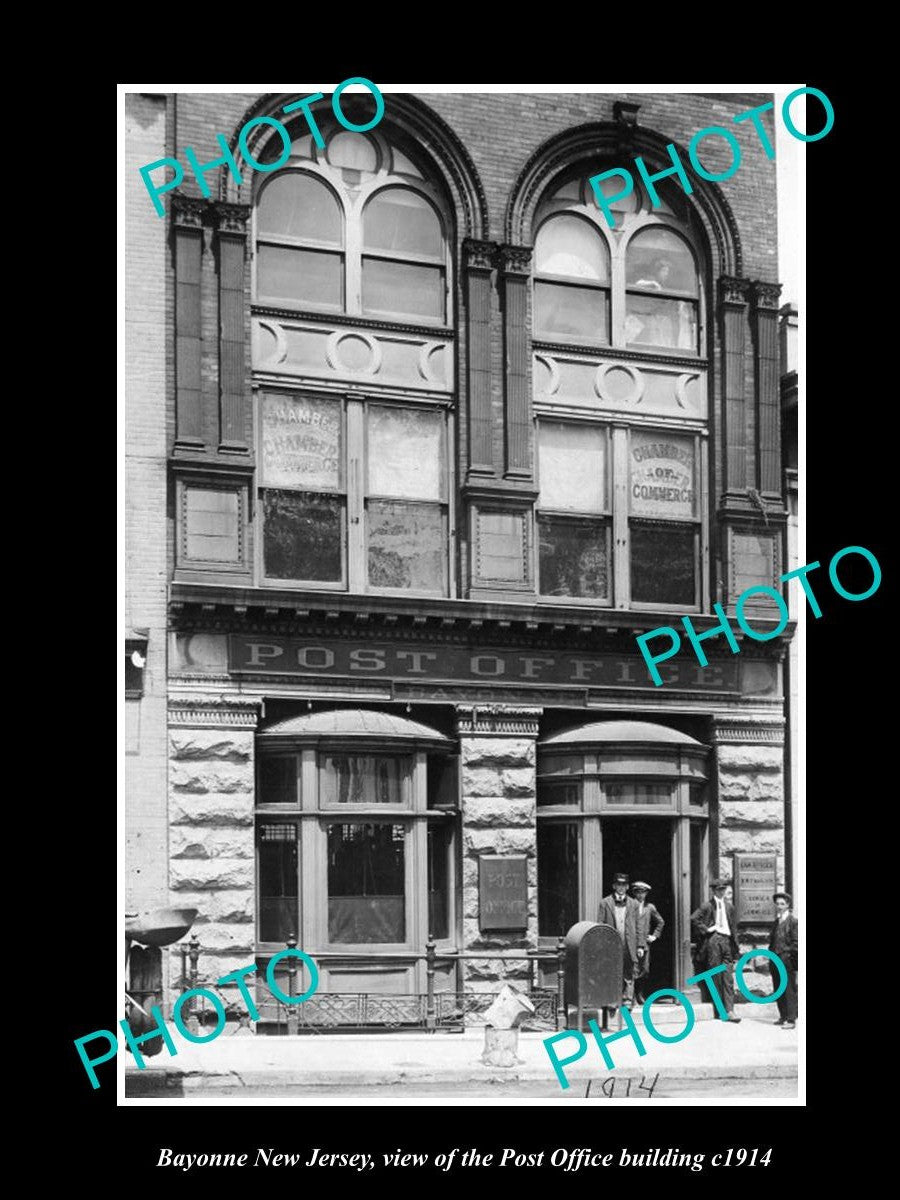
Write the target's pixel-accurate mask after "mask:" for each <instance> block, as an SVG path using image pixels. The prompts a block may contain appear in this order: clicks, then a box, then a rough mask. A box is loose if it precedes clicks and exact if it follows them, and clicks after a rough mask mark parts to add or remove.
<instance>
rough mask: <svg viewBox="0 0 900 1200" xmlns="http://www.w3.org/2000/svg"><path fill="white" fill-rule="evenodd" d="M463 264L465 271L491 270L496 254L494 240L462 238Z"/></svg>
mask: <svg viewBox="0 0 900 1200" xmlns="http://www.w3.org/2000/svg"><path fill="white" fill-rule="evenodd" d="M462 248H463V264H464V265H465V268H466V270H467V271H492V270H493V269H494V265H495V264H494V259H495V257H496V254H497V245H496V243H495V242H480V241H478V240H477V239H476V238H464V239H463V247H462Z"/></svg>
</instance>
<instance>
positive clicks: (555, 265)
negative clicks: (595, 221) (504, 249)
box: [534, 216, 609, 283]
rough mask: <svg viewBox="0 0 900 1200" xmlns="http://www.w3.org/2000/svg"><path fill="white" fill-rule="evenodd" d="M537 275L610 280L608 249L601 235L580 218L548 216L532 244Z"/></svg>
mask: <svg viewBox="0 0 900 1200" xmlns="http://www.w3.org/2000/svg"><path fill="white" fill-rule="evenodd" d="M534 265H535V271H536V272H537V273H538V274H539V275H565V276H567V277H568V278H569V279H592V280H594V281H595V282H597V283H608V282H609V251H608V250H607V249H606V243H605V242H604V241H603V239H602V237H601V235H600V234H599V233H598V232H597V230H596V229H594V228H593V226H591V225H589V224H588V223H587V221H582V220H581V218H580V217H567V216H562V217H551V218H550V220H549V221H545V222H544V224H543V225H542V226H541V228H540V230H539V232H538V235H537V242H536V243H535V247H534Z"/></svg>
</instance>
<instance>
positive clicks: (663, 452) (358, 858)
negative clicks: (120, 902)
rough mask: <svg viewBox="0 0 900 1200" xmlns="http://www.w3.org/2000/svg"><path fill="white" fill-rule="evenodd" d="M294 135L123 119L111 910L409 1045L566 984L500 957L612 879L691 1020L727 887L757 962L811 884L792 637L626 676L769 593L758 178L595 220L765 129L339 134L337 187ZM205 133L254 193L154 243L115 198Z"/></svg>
mask: <svg viewBox="0 0 900 1200" xmlns="http://www.w3.org/2000/svg"><path fill="white" fill-rule="evenodd" d="M300 95H301V96H302V93H301V94H300ZM297 98H299V97H294V96H281V95H278V96H276V95H260V96H253V95H244V94H241V95H223V94H218V93H217V94H179V95H178V96H163V95H153V96H145V95H138V94H131V95H128V96H127V97H126V105H125V108H126V141H127V147H128V151H127V181H126V285H127V291H126V337H127V343H126V345H127V353H128V363H127V375H128V378H127V395H126V413H127V430H126V439H127V445H126V454H127V466H126V470H127V476H126V479H127V514H126V524H127V528H126V538H127V564H126V565H127V572H128V583H127V587H128V612H127V622H128V625H129V629H128V635H127V636H128V642H127V646H126V650H127V652H128V656H129V659H128V661H129V662H130V663H132V667H133V669H134V671H135V672H136V675H135V676H134V677H133V679H132V686H131V688H130V690H129V698H128V699H127V701H126V704H127V709H128V712H127V717H128V747H127V750H128V756H129V757H128V768H129V769H128V774H127V778H126V785H127V798H126V826H127V831H126V836H127V858H126V874H127V878H126V901H127V904H128V907H129V908H130V909H134V908H143V907H152V906H156V905H167V904H172V905H175V906H178V907H185V906H189V907H194V908H196V909H197V910H198V917H197V922H196V924H195V927H194V932H195V933H196V934H197V936H198V938H199V939H200V942H201V945H202V953H203V956H202V967H203V973H204V975H205V976H206V977H207V978H209V979H216V978H218V977H219V976H220V975H222V974H225V973H226V972H228V971H229V970H234V969H235V968H237V967H240V966H244V965H246V963H248V962H249V961H252V960H253V958H254V957H255V958H256V959H257V961H258V962H259V963H260V964H263V963H265V962H266V961H267V960H268V958H270V957H271V956H272V954H274V953H275V952H277V950H278V949H280V948H281V947H283V946H284V945H285V943H286V942H287V941H288V940H289V939H290V938H292V937H293V938H296V940H297V944H299V945H300V946H301V947H302V948H303V949H304V950H306V951H307V952H308V953H309V954H311V955H312V956H313V957H314V958H315V959H316V961H317V962H318V963H319V967H320V971H321V981H320V985H319V990H320V993H321V994H322V995H338V994H340V995H341V996H344V997H354V996H355V997H359V996H363V995H365V996H371V997H390V998H391V1003H394V1004H395V1007H394V1009H393V1010H392V1011H393V1014H394V1019H397V1017H396V1014H397V1013H398V1012H400V1013H402V999H400V998H404V997H405V998H415V997H418V996H421V995H422V994H423V993H424V992H425V990H426V984H427V976H428V974H429V972H430V971H433V972H434V974H433V985H434V987H435V989H436V990H437V992H438V993H441V994H442V995H444V996H445V997H458V996H459V995H461V994H465V993H469V994H471V995H477V994H481V993H489V992H491V991H494V990H496V989H497V987H499V985H500V983H501V981H502V980H503V979H506V978H510V979H513V980H517V981H518V982H519V984H520V985H521V986H525V987H535V988H539V987H540V986H542V985H547V986H549V985H550V983H551V982H552V980H553V979H554V978H555V970H556V968H555V964H553V963H552V961H548V962H545V963H541V964H534V963H532V962H530V961H528V960H527V959H526V958H525V957H523V956H522V952H524V951H536V950H540V949H543V950H546V951H548V952H551V953H552V951H553V950H554V949H555V947H556V945H557V942H558V939H559V937H560V936H561V935H562V934H564V933H565V931H566V929H567V928H568V927H569V925H571V924H572V923H573V922H574V921H577V920H581V919H593V918H594V917H595V915H596V909H597V904H598V902H599V899H600V898H601V896H602V895H604V894H606V893H607V892H608V891H609V884H610V877H611V874H612V872H613V871H616V870H625V871H629V872H630V873H631V876H632V878H640V877H642V878H648V877H649V878H650V881H651V882H652V883H653V887H654V898H655V899H656V902H657V904H658V905H659V907H660V908H661V909H662V910H663V911H664V914H665V916H666V918H667V921H668V927H667V932H666V934H665V938H664V940H663V941H662V942H661V943H660V945H659V946H658V947H657V948H656V949H655V950H654V965H653V971H654V976H653V981H654V983H655V985H656V986H682V985H683V984H684V981H685V979H686V977H687V976H688V975H689V974H690V972H691V946H690V927H689V915H690V912H691V910H692V908H693V907H695V906H696V905H697V904H698V903H699V902H700V900H702V899H703V898H705V896H706V894H707V893H706V889H707V885H708V880H709V878H710V872H712V873H726V874H728V875H729V876H730V875H731V874H732V871H733V868H734V860H733V856H734V855H735V854H736V853H737V854H743V855H745V856H747V857H746V858H745V860H744V863H743V868H742V869H743V870H744V872H745V873H744V877H743V882H744V890H743V895H742V897H741V899H742V902H743V917H744V919H743V920H742V925H741V937H742V940H743V942H744V943H745V944H746V945H753V944H757V940H758V939H759V938H760V936H761V934H762V932H763V929H764V928H765V926H766V923H767V912H766V911H764V910H765V905H762V906H761V905H760V904H759V897H758V896H757V895H756V894H755V893H754V885H755V884H758V885H761V886H762V887H763V890H764V891H765V890H767V888H768V887H769V881H768V874H767V872H769V869H770V866H769V857H768V856H774V869H773V871H772V875H771V883H772V884H775V883H777V884H779V885H781V884H783V882H784V879H785V856H786V854H789V853H790V849H789V847H786V844H785V808H784V806H785V761H784V726H785V701H784V690H783V662H784V656H785V654H786V651H787V646H788V643H789V640H790V633H791V627H790V626H789V627H788V628H787V630H786V631H785V632H784V633H783V634H781V635H780V636H778V637H774V638H773V639H772V640H769V641H766V642H757V641H752V640H750V641H748V639H746V638H744V637H743V636H742V635H740V634H739V641H740V654H739V655H736V656H735V655H732V654H731V653H730V652H729V649H728V646H727V645H726V644H725V641H724V639H723V638H722V637H719V638H717V639H715V640H711V641H707V642H706V643H705V646H706V648H707V653H708V655H709V662H710V665H709V666H708V667H705V668H702V667H700V666H699V665H698V663H697V662H696V660H695V659H694V658H693V657H690V658H689V657H688V653H689V651H688V650H686V649H685V650H684V651H683V652H682V654H681V656H680V657H679V658H677V659H673V660H671V662H670V663H668V664H666V666H665V667H664V668H663V677H664V679H665V684H664V686H662V687H658V688H657V687H654V686H653V684H652V681H651V680H650V678H649V676H648V673H647V669H646V666H645V664H644V662H643V660H642V659H641V657H640V654H639V653H638V650H637V647H636V644H635V637H636V635H637V634H639V633H642V632H646V631H649V630H651V629H654V628H657V627H659V626H661V625H676V624H679V625H680V618H681V617H682V616H684V615H690V619H691V620H692V621H693V624H694V626H695V628H696V629H697V630H698V631H699V630H704V629H708V628H711V627H712V626H713V625H714V624H715V623H716V618H715V616H714V615H712V614H713V609H712V605H713V604H714V603H716V602H718V603H721V604H722V605H723V607H724V608H725V611H726V612H728V613H730V614H731V615H732V616H733V615H734V611H735V609H734V605H735V600H736V599H737V597H738V596H739V595H740V593H741V592H742V591H744V589H745V588H747V587H750V586H753V585H757V584H762V583H766V584H770V585H771V584H773V583H775V584H777V581H778V577H779V575H780V573H781V572H782V571H783V570H784V569H785V567H784V565H783V557H784V555H785V554H786V552H787V550H786V545H785V536H786V534H785V530H786V519H787V518H786V507H785V495H784V473H783V469H782V453H781V423H780V405H781V396H780V376H779V359H778V317H779V312H778V308H779V300H778V296H779V286H778V282H777V280H778V265H777V261H776V229H775V220H776V216H775V213H776V205H775V171H774V163H773V162H772V161H770V160H769V159H767V158H766V156H765V154H764V153H763V150H762V148H761V146H760V145H759V144H758V142H757V141H756V139H755V135H752V134H751V135H750V136H748V135H747V132H746V131H747V126H746V125H744V126H741V127H735V128H739V136H740V139H741V141H742V143H743V146H744V156H743V162H742V165H741V168H740V171H739V172H738V174H737V175H736V176H734V177H733V178H732V179H731V180H729V181H728V182H727V183H724V184H721V185H717V184H715V183H710V182H706V181H704V180H701V179H699V178H698V177H697V176H696V175H695V174H693V173H692V174H691V181H692V184H693V188H694V191H693V195H691V196H690V197H688V196H686V195H685V194H684V192H683V191H682V189H681V188H680V187H679V186H678V184H677V182H675V181H673V180H671V179H670V180H667V181H665V182H661V183H660V184H659V185H658V190H659V194H660V197H661V199H662V204H661V205H660V206H658V207H655V206H653V205H652V203H651V202H650V201H651V198H650V197H648V195H647V193H646V189H645V188H643V186H642V185H638V186H636V188H635V192H634V193H633V195H632V196H631V197H629V198H627V199H625V200H623V201H621V202H618V203H617V206H616V213H617V216H616V228H615V229H614V230H609V229H608V227H607V226H606V225H605V223H604V222H603V218H602V214H601V212H600V209H599V208H598V206H597V205H596V203H595V202H594V200H593V198H592V195H591V192H590V188H589V186H588V182H587V181H588V179H589V177H590V176H592V175H594V174H596V173H597V172H599V171H602V170H604V169H606V168H609V167H614V166H630V165H631V164H632V160H633V159H634V158H635V157H636V156H638V155H640V156H641V157H642V158H643V159H644V161H645V163H646V164H647V166H648V168H649V169H651V170H655V171H660V170H662V169H664V168H665V167H666V166H668V165H669V158H668V154H667V151H666V146H667V144H668V143H675V145H676V146H678V147H681V148H684V147H686V146H687V144H688V143H689V141H690V139H691V137H692V136H693V135H694V133H695V132H697V131H698V130H700V129H703V128H704V127H707V126H710V125H718V124H722V125H728V126H730V125H731V120H732V117H733V116H734V115H736V114H738V113H740V112H744V111H746V110H747V109H750V108H754V107H756V106H757V105H759V104H761V103H763V102H764V101H765V99H766V98H765V97H762V96H754V95H731V94H729V95H715V96H713V95H687V94H685V95H668V94H667V95H650V94H646V95H645V94H630V95H624V94H623V95H600V94H598V95H587V94H585V95H574V94H573V95H550V94H541V95H527V94H500V93H494V94H490V95H482V94H453V95H451V94H429V95H426V96H415V95H411V94H388V95H386V96H385V112H384V116H383V119H382V120H381V121H380V122H379V123H378V124H377V126H376V127H374V128H373V129H371V130H370V131H367V132H365V133H353V132H348V131H347V130H346V129H345V128H342V126H341V125H339V124H338V123H337V122H336V121H335V119H334V116H333V114H332V107H331V105H330V102H329V98H327V97H326V98H325V99H324V100H323V101H319V102H318V103H317V104H315V105H314V106H313V112H314V114H316V116H317V119H318V122H319V126H320V128H321V132H322V135H323V140H324V142H325V145H324V148H322V147H319V146H317V145H316V143H315V141H314V140H313V139H312V137H311V136H310V134H309V131H308V128H307V126H306V124H305V123H296V122H294V121H293V117H292V116H291V115H286V114H285V113H284V111H283V109H284V106H285V105H289V104H290V103H291V101H293V100H295V99H297ZM343 101H344V112H345V113H346V114H347V116H348V118H349V120H350V121H351V122H352V123H355V124H357V125H362V124H365V123H366V122H368V121H369V120H370V118H371V115H372V106H371V100H370V98H368V97H362V98H358V97H352V96H351V95H350V94H348V93H345V94H344V96H343ZM766 116H767V118H768V117H770V116H771V114H766ZM257 118H265V119H266V120H256V123H255V124H251V127H250V129H249V130H248V132H247V136H246V137H245V139H244V140H243V141H242V142H241V143H240V145H239V139H238V135H239V132H240V131H241V130H242V129H243V128H244V127H245V126H246V125H247V123H248V122H251V123H252V122H254V120H255V119H257ZM268 118H275V119H277V120H278V121H281V122H283V124H284V125H285V126H286V127H287V129H288V132H289V134H290V149H289V150H288V147H287V146H283V144H282V140H281V138H280V136H279V135H278V134H277V133H276V132H273V131H274V129H275V127H274V125H272V123H271V122H270V121H269V120H268ZM217 134H223V135H224V138H225V141H226V142H227V144H228V146H229V147H230V148H231V151H232V153H233V154H234V156H235V160H236V162H237V163H238V165H239V167H242V169H241V171H240V174H241V178H242V182H241V183H240V184H238V182H237V181H236V180H235V178H234V176H233V173H232V172H231V171H229V170H228V169H226V168H225V167H221V166H220V167H217V168H215V169H211V170H209V171H208V172H207V173H206V175H205V179H206V181H207V184H208V191H209V193H210V194H209V195H208V196H204V195H203V194H202V193H201V188H200V186H199V185H198V182H197V180H196V178H194V177H193V176H192V175H191V173H190V172H189V171H186V172H185V179H184V182H183V183H182V184H181V185H180V186H179V187H178V188H177V190H175V191H172V192H170V193H168V195H167V196H166V197H165V207H166V214H165V219H160V218H158V217H157V215H156V213H155V212H154V209H153V205H152V203H151V201H150V198H149V196H148V194H147V192H146V190H145V188H144V185H143V183H142V181H141V178H140V175H139V172H138V170H137V168H138V167H139V166H142V165H144V164H146V163H149V162H154V161H157V160H159V159H161V158H163V157H173V158H177V159H178V160H179V161H181V162H182V163H184V162H185V161H186V158H185V156H186V148H187V147H191V148H193V150H194V152H195V154H196V157H197V159H198V160H199V162H200V163H201V164H205V163H209V162H210V161H212V160H214V159H218V158H221V156H222V148H221V147H220V146H219V145H218V144H217V141H216V135H217ZM727 154H728V151H727V149H723V150H722V152H721V153H720V143H719V142H717V141H713V140H710V141H708V142H707V143H706V144H705V145H704V149H703V161H704V164H705V166H706V167H707V169H708V170H709V171H710V172H715V171H717V170H719V171H721V170H724V168H725V167H726V166H727V165H728V161H729V160H728V158H727V157H726V155H727ZM247 156H250V157H252V159H253V160H254V161H255V162H256V163H258V164H260V166H261V168H262V169H257V170H255V171H253V170H249V169H247V164H246V157H247ZM681 157H682V161H683V162H685V163H687V162H688V159H687V154H686V152H683V153H682V155H681ZM747 611H748V614H749V615H750V618H751V620H752V621H753V623H754V626H755V627H757V628H759V629H760V630H766V629H770V628H774V626H775V621H774V612H773V610H772V608H771V607H761V608H758V609H756V610H754V609H753V606H752V605H751V606H749V607H748V610H747ZM135 651H136V652H137V658H136V659H134V660H132V659H131V657H130V656H131V655H132V654H133V653H134V652H135ZM140 662H143V663H144V664H145V665H144V666H143V667H142V668H140V669H138V668H136V667H134V663H140ZM749 856H757V857H758V861H756V860H754V858H752V857H749ZM754 871H756V873H757V874H756V876H754ZM429 944H431V945H432V946H433V950H432V957H431V960H430V962H427V961H426V957H425V952H426V947H428V946H429ZM511 952H515V954H518V957H515V955H513V956H511V957H507V958H503V957H502V955H503V954H504V953H505V954H507V955H510V954H511ZM460 953H462V954H463V955H465V957H459V955H460ZM179 971H180V959H179V956H178V953H177V952H173V953H172V954H171V955H170V957H169V958H168V959H165V960H164V961H163V965H162V973H163V977H162V989H163V993H164V997H165V1001H166V1002H168V1003H170V1002H171V1001H172V1000H173V999H174V993H175V992H176V991H177V989H175V988H174V982H175V980H176V979H177V977H178V974H179ZM763 986H764V988H765V990H768V987H767V985H763ZM411 1002H412V1001H411ZM453 1003H456V1004H458V1003H459V1001H458V1000H456V1001H453V1002H452V1003H451V1007H452V1004H453ZM397 1004H399V1005H400V1007H397V1006H396V1005H397ZM472 1007H473V1009H477V1007H478V1005H477V1004H475V1005H473V1006H472ZM334 1011H339V1005H337V1002H336V1007H335V1009H334ZM347 1011H348V1012H349V1011H350V1010H349V1008H348V1010H347ZM354 1011H357V1012H358V1009H356V1010H354ZM371 1011H372V1012H376V1011H377V1006H376V1007H374V1008H373V1009H372V1010H371ZM276 1016H277V1014H275V1013H274V1011H272V1010H270V1009H264V1010H263V1012H262V1021H261V1023H260V1026H259V1029H260V1031H261V1032H265V1031H271V1030H272V1029H275V1028H277V1025H276V1024H275V1021H276ZM399 1019H400V1020H401V1021H402V1019H403V1017H402V1015H401V1017H400V1018H399ZM337 1020H338V1021H340V1020H341V1018H340V1017H338V1018H337ZM346 1020H347V1023H352V1021H351V1019H350V1017H347V1018H346ZM372 1023H373V1024H378V1023H379V1020H378V1018H377V1017H375V1018H373V1022H372Z"/></svg>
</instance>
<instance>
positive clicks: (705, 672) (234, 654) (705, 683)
mask: <svg viewBox="0 0 900 1200" xmlns="http://www.w3.org/2000/svg"><path fill="white" fill-rule="evenodd" d="M738 665H739V664H738V663H737V662H734V661H730V662H729V661H724V662H722V663H718V664H712V663H711V664H710V666H709V667H706V668H703V667H700V666H699V664H697V663H694V664H691V663H689V662H683V663H680V664H679V663H673V664H671V665H670V664H668V663H666V664H664V666H663V676H664V679H665V682H666V683H668V684H671V685H672V686H673V687H679V688H687V689H690V690H691V691H695V690H698V691H704V692H738V691H740V684H739V679H740V676H739V673H738ZM228 667H229V670H230V671H231V672H235V673H239V674H248V675H292V676H303V677H305V678H309V677H310V676H315V677H317V678H323V677H324V678H331V679H348V678H349V679H360V678H364V679H383V680H387V679H402V680H406V681H414V680H416V681H419V682H435V683H437V682H447V683H485V682H489V683H495V684H496V683H499V684H503V683H509V684H518V685H521V684H528V683H533V684H535V685H537V684H541V685H545V686H546V685H549V686H551V687H552V686H556V687H572V686H575V687H578V686H581V687H590V688H598V687H600V688H602V687H609V688H645V689H646V688H650V685H649V681H648V680H647V672H646V670H645V668H644V663H643V659H641V658H640V656H639V655H635V654H593V653H591V652H590V651H587V650H585V651H576V652H574V653H550V652H548V651H542V652H540V653H529V652H528V651H527V650H522V651H519V650H510V649H508V648H503V649H493V648H485V647H483V646H478V647H477V648H473V647H469V646H442V645H437V644H435V645H432V646H430V647H427V646H423V645H421V644H420V643H411V644H410V643H404V642H402V641H399V640H398V641H396V642H386V641H381V640H379V641H377V642H375V641H372V642H362V643H360V642H353V641H349V640H342V639H338V638H320V637H316V638H310V639H308V640H307V639H302V638H278V637H266V636H265V635H256V636H246V635H243V634H233V635H232V636H231V637H230V638H229V639H228ZM650 690H652V688H650Z"/></svg>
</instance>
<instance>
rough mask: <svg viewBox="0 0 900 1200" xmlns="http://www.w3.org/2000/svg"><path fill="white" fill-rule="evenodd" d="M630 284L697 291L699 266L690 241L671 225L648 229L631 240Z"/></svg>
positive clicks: (693, 293) (687, 293) (654, 289)
mask: <svg viewBox="0 0 900 1200" xmlns="http://www.w3.org/2000/svg"><path fill="white" fill-rule="evenodd" d="M625 269H626V277H625V282H626V286H627V287H635V288H646V289H647V290H648V291H651V292H660V291H662V292H682V293H683V294H684V295H685V296H696V295H697V294H698V285H697V268H696V266H695V265H694V255H693V254H692V252H691V249H690V247H689V246H688V244H687V242H685V241H683V240H682V239H681V238H680V237H679V236H678V234H677V233H673V232H672V230H671V229H661V228H657V229H645V230H643V231H642V232H641V233H637V234H635V236H634V237H633V238H632V239H631V241H630V242H629V244H628V253H627V258H626V268H625Z"/></svg>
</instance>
